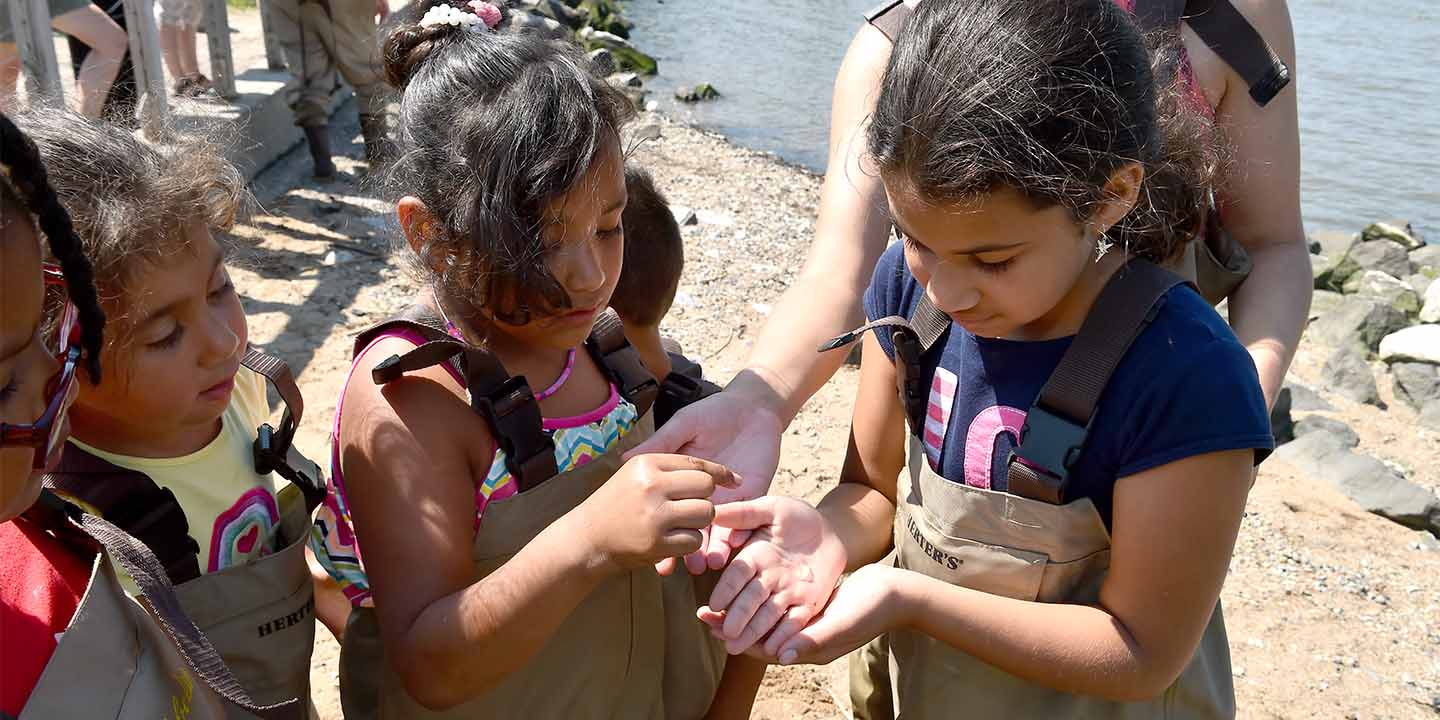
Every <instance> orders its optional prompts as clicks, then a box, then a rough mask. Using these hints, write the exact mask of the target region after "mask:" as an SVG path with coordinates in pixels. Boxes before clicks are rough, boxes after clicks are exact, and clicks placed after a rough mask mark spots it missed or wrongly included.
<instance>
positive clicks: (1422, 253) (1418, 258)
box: [1410, 245, 1440, 277]
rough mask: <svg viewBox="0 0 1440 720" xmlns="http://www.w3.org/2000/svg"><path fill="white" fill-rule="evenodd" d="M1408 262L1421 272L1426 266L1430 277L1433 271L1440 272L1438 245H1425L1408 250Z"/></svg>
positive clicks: (1432, 275) (1439, 249) (1439, 248)
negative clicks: (1417, 248)
mask: <svg viewBox="0 0 1440 720" xmlns="http://www.w3.org/2000/svg"><path fill="white" fill-rule="evenodd" d="M1410 262H1412V263H1414V264H1415V267H1418V268H1420V271H1421V272H1424V271H1425V270H1426V269H1427V268H1428V269H1429V270H1430V277H1435V273H1440V245H1426V246H1425V247H1423V248H1420V249H1419V250H1412V251H1410Z"/></svg>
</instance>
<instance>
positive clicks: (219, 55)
mask: <svg viewBox="0 0 1440 720" xmlns="http://www.w3.org/2000/svg"><path fill="white" fill-rule="evenodd" d="M205 40H206V42H207V43H208V44H209V46H210V74H211V75H212V76H213V77H211V78H210V81H211V83H212V84H213V85H214V86H215V92H216V93H217V94H218V95H219V96H220V97H222V98H226V99H230V98H233V97H235V56H234V55H232V54H231V52H230V12H229V8H227V7H226V3H225V0H205Z"/></svg>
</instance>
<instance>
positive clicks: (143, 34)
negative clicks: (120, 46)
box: [124, 0, 228, 138]
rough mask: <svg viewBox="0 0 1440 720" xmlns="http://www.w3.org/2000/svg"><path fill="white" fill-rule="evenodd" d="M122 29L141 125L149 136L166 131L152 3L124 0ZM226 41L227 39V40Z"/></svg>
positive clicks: (162, 72) (166, 111)
mask: <svg viewBox="0 0 1440 720" xmlns="http://www.w3.org/2000/svg"><path fill="white" fill-rule="evenodd" d="M124 1H125V28H126V32H127V33H128V34H129V35H130V62H131V64H132V65H134V66H135V87H136V88H137V89H138V90H139V92H140V125H141V127H142V128H144V129H145V134H146V135H147V136H149V137H152V138H154V137H160V136H162V135H164V134H165V132H166V131H167V130H168V122H167V116H168V115H169V107H168V105H169V95H168V91H167V89H166V87H165V70H164V66H163V65H161V62H160V31H159V29H157V28H156V27H155V3H154V0H124ZM227 42H228V38H227Z"/></svg>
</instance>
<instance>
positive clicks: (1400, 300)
mask: <svg viewBox="0 0 1440 720" xmlns="http://www.w3.org/2000/svg"><path fill="white" fill-rule="evenodd" d="M1345 293H1346V294H1347V295H1359V296H1360V297H1368V298H1375V299H1376V300H1379V301H1380V302H1383V303H1385V304H1386V305H1389V306H1390V307H1393V308H1395V309H1396V310H1399V311H1400V312H1403V313H1405V314H1406V315H1414V314H1416V313H1418V312H1420V296H1419V295H1418V294H1417V293H1416V292H1415V289H1414V288H1412V287H1410V285H1408V284H1407V283H1406V282H1405V281H1404V280H1400V279H1397V278H1394V277H1391V276H1389V275H1386V274H1385V273H1383V272H1380V271H1379V270H1362V271H1360V272H1358V273H1355V274H1354V275H1351V276H1350V279H1349V280H1346V281H1345Z"/></svg>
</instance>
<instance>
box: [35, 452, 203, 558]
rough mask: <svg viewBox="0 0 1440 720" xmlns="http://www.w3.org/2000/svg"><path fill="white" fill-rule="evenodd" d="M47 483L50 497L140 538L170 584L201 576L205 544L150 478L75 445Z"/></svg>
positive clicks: (169, 496) (169, 495)
mask: <svg viewBox="0 0 1440 720" xmlns="http://www.w3.org/2000/svg"><path fill="white" fill-rule="evenodd" d="M42 482H43V483H44V486H45V488H47V490H46V492H47V493H48V492H50V491H52V490H53V491H56V492H59V493H60V494H62V495H65V496H68V497H72V498H75V499H76V500H78V501H80V502H82V503H84V504H86V505H88V506H90V507H92V508H94V509H95V511H96V512H98V513H99V514H101V515H103V516H104V517H105V518H106V519H108V520H109V521H110V522H112V523H114V524H115V525H118V526H120V527H121V528H124V529H125V532H127V533H129V534H130V535H132V536H134V537H136V538H139V539H140V541H141V542H143V543H145V545H146V546H148V547H150V548H151V549H152V550H153V551H154V552H155V554H156V557H157V558H158V561H159V563H160V566H161V567H162V568H164V570H165V574H166V577H168V578H169V580H170V582H172V583H174V584H176V585H179V584H181V583H185V582H189V581H191V580H194V579H195V578H198V577H200V560H199V554H200V545H199V543H197V542H195V538H193V537H191V536H190V523H189V521H188V520H187V519H186V518H185V510H184V509H183V508H181V507H180V502H179V501H178V500H176V499H175V494H174V493H172V492H170V489H169V488H162V487H160V486H159V485H156V484H155V481H153V480H151V479H150V476H149V475H146V474H145V473H142V472H137V471H135V470H127V469H125V468H122V467H120V466H118V465H115V464H114V463H111V462H109V461H107V460H103V459H101V458H98V457H96V456H95V455H92V454H91V453H88V452H86V451H85V450H83V449H81V448H79V447H77V446H75V445H74V444H71V445H69V446H67V447H66V448H65V452H64V453H62V454H61V456H60V464H59V466H57V467H56V468H55V469H54V470H52V471H50V472H48V473H46V474H45V477H44V478H43V480H42Z"/></svg>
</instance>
